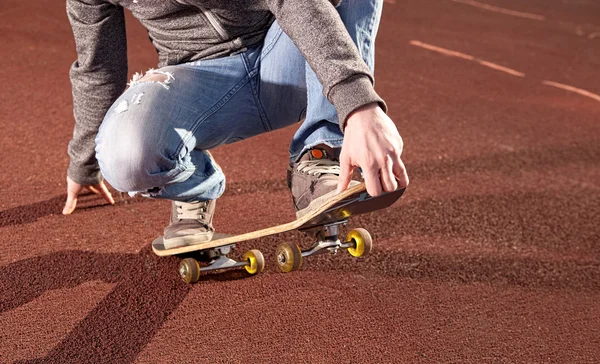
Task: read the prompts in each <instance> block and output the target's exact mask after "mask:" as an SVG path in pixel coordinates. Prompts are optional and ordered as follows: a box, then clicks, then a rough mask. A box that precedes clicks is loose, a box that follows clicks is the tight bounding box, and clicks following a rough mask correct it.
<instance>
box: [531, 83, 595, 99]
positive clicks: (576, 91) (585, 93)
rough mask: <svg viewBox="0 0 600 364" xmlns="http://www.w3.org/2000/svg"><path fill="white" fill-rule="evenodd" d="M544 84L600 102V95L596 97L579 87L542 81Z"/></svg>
mask: <svg viewBox="0 0 600 364" xmlns="http://www.w3.org/2000/svg"><path fill="white" fill-rule="evenodd" d="M542 83H543V84H544V85H547V86H552V87H556V88H561V89H563V90H567V91H571V92H575V93H576V94H579V95H582V96H585V97H589V98H590V99H593V100H596V101H598V102H600V95H596V94H595V93H592V92H589V91H586V90H583V89H580V88H577V87H573V86H569V85H565V84H562V83H558V82H552V81H542Z"/></svg>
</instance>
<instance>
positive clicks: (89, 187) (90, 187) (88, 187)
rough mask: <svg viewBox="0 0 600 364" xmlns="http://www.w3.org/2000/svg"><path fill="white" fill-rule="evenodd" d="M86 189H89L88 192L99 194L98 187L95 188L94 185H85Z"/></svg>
mask: <svg viewBox="0 0 600 364" xmlns="http://www.w3.org/2000/svg"><path fill="white" fill-rule="evenodd" d="M87 189H88V190H90V192H92V193H95V194H96V195H99V194H100V191H98V189H96V187H94V186H87Z"/></svg>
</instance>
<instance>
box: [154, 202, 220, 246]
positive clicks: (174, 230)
mask: <svg viewBox="0 0 600 364" xmlns="http://www.w3.org/2000/svg"><path fill="white" fill-rule="evenodd" d="M215 205H216V200H210V201H202V202H191V203H186V202H179V201H171V223H170V224H169V226H167V227H166V228H165V231H164V234H163V244H164V246H165V249H172V248H177V247H180V246H186V245H194V244H199V243H202V242H207V241H210V240H211V239H212V237H213V234H214V232H215V229H214V228H213V226H212V219H213V215H214V213H215Z"/></svg>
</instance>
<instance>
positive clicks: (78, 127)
mask: <svg viewBox="0 0 600 364" xmlns="http://www.w3.org/2000/svg"><path fill="white" fill-rule="evenodd" d="M67 15H68V18H69V21H70V23H71V27H72V29H73V35H74V38H75V46H76V51H77V60H76V61H75V62H74V63H73V64H72V66H71V69H70V72H69V76H70V79H71V85H72V91H73V114H74V117H75V127H74V129H73V138H72V139H71V141H70V142H69V147H68V154H69V158H70V163H69V167H68V170H67V182H68V187H67V192H68V197H67V203H66V205H65V209H64V210H63V213H65V214H68V213H71V212H72V211H73V210H74V209H75V205H76V203H77V195H78V194H79V192H81V190H82V189H83V187H87V186H91V188H89V189H90V190H92V191H97V192H99V193H101V194H102V195H104V197H105V199H106V200H107V201H109V202H111V203H114V201H113V200H112V197H111V196H110V193H109V192H108V191H107V190H106V188H105V187H104V184H103V182H102V176H101V174H100V168H99V167H98V162H97V160H96V157H95V138H96V134H97V133H98V128H99V127H100V124H101V123H102V120H103V118H104V115H105V114H106V112H107V111H108V109H109V108H110V106H111V105H112V104H113V102H114V101H115V100H116V99H117V98H118V97H119V95H120V94H121V93H122V92H123V91H124V90H125V87H126V85H127V41H126V36H125V17H124V13H123V8H121V7H119V6H116V5H113V4H111V3H109V2H107V1H103V0H67Z"/></svg>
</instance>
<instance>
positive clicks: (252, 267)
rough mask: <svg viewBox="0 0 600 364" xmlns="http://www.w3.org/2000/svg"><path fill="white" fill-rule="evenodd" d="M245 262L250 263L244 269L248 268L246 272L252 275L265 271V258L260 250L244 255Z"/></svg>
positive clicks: (250, 251) (253, 250)
mask: <svg viewBox="0 0 600 364" xmlns="http://www.w3.org/2000/svg"><path fill="white" fill-rule="evenodd" d="M244 260H246V261H248V265H247V266H245V267H244V268H246V272H248V273H250V274H252V275H254V274H258V273H260V272H262V271H263V269H265V257H264V256H263V255H262V253H261V252H260V251H259V250H256V249H252V250H248V251H247V252H246V254H244Z"/></svg>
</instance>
